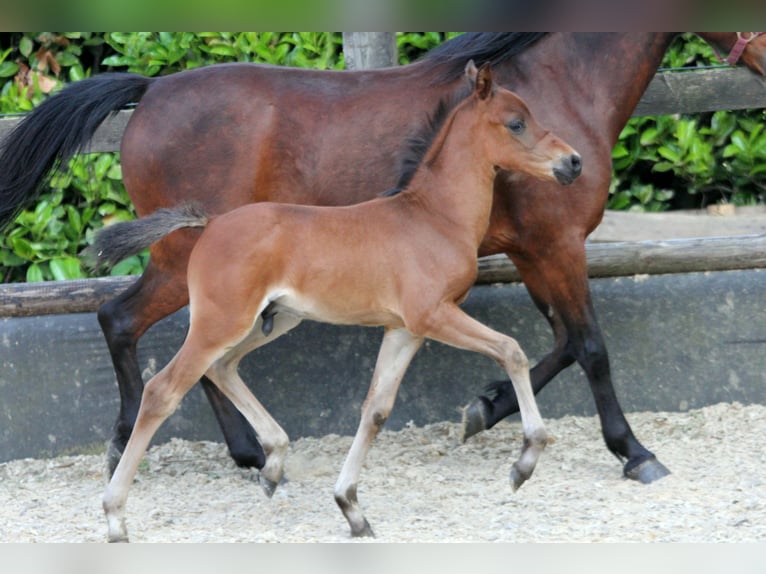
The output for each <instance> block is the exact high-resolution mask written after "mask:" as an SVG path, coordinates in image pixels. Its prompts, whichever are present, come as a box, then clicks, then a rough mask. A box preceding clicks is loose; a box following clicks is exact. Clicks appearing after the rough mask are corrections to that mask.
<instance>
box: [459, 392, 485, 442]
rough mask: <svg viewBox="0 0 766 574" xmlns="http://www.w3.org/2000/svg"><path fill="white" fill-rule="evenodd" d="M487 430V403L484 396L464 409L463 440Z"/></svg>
mask: <svg viewBox="0 0 766 574" xmlns="http://www.w3.org/2000/svg"><path fill="white" fill-rule="evenodd" d="M485 430H487V404H486V399H485V398H484V397H478V398H476V399H474V401H473V402H472V403H471V404H470V405H468V406H467V407H465V408H464V409H463V435H462V436H461V437H460V438H461V442H465V441H467V440H468V439H469V438H471V437H472V436H473V435H475V434H479V433H480V432H482V431H485Z"/></svg>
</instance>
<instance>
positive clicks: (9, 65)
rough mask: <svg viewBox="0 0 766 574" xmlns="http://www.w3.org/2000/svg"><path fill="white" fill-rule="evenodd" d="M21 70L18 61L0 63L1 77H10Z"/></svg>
mask: <svg viewBox="0 0 766 574" xmlns="http://www.w3.org/2000/svg"><path fill="white" fill-rule="evenodd" d="M18 71H19V65H18V64H17V63H16V62H2V63H0V78H10V77H12V76H15V75H16V73H17V72H18Z"/></svg>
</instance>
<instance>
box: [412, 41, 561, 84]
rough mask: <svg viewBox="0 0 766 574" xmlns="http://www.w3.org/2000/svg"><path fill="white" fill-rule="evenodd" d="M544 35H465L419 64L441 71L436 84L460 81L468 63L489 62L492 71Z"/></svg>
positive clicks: (428, 55)
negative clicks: (438, 82) (437, 68)
mask: <svg viewBox="0 0 766 574" xmlns="http://www.w3.org/2000/svg"><path fill="white" fill-rule="evenodd" d="M546 34H547V32H469V33H466V34H461V35H460V36H456V37H455V38H452V39H451V40H448V41H446V42H444V43H443V44H440V45H439V46H437V47H436V48H434V49H433V50H431V51H430V52H428V53H427V54H426V55H425V56H423V57H422V58H421V59H420V60H419V62H423V63H426V62H427V63H428V64H431V65H432V66H434V67H439V68H441V70H440V71H439V74H438V75H437V76H436V78H435V79H436V81H443V82H451V81H453V80H454V79H455V78H458V77H460V75H461V74H463V72H464V70H465V64H466V62H467V61H468V60H473V61H474V62H475V63H476V65H477V66H481V65H482V64H484V63H486V62H489V64H490V65H491V66H492V67H495V66H497V65H498V64H500V63H502V62H506V61H508V60H509V59H511V58H513V57H514V56H517V55H518V54H520V53H522V52H524V51H525V50H527V49H528V48H530V47H531V46H532V45H533V44H535V43H536V42H537V41H538V40H540V39H541V38H543V37H544V36H546Z"/></svg>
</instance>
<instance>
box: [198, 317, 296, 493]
mask: <svg viewBox="0 0 766 574" xmlns="http://www.w3.org/2000/svg"><path fill="white" fill-rule="evenodd" d="M300 322H301V320H300V319H299V318H297V317H295V316H292V315H289V314H287V313H277V314H276V315H274V317H273V327H272V329H271V331H270V332H269V335H264V334H263V331H262V329H261V320H259V321H258V322H256V325H255V327H254V328H253V330H252V331H251V332H250V334H249V335H248V336H247V338H246V339H245V340H244V341H242V342H241V343H240V344H239V345H237V347H236V348H234V349H232V350H231V351H229V352H228V353H227V354H226V355H225V356H224V357H222V358H220V359H219V360H217V361H216V362H215V363H213V365H212V366H211V367H210V369H209V370H208V371H207V373H206V374H207V376H208V377H210V379H211V380H212V382H213V383H215V385H216V386H217V387H218V388H220V390H221V391H222V392H223V394H224V395H225V396H226V397H227V398H228V400H229V401H231V403H232V405H233V406H236V408H237V409H238V412H239V413H241V414H242V415H243V416H244V418H245V420H246V421H247V422H248V423H249V426H251V427H252V428H253V429H255V430H256V431H257V433H258V435H257V436H258V437H259V440H260V446H261V447H262V452H264V455H265V458H264V462H263V463H262V464H261V466H260V467H259V468H260V476H259V480H260V484H261V487H262V488H263V490H264V492H265V493H266V495H267V496H269V497H271V496H272V495H273V494H274V490H275V489H276V487H277V485H278V484H279V481H280V480H281V479H282V474H283V471H284V462H285V457H286V455H287V447H288V444H289V439H288V436H287V433H286V432H285V431H284V430H283V429H282V427H281V426H279V424H278V423H277V422H276V421H275V420H274V418H273V417H272V416H271V415H270V414H269V413H268V411H267V410H266V409H265V408H264V407H263V405H262V404H261V403H260V402H258V400H257V399H256V398H255V396H254V395H253V394H252V393H251V392H250V390H249V389H248V388H247V385H245V383H244V382H243V381H242V379H241V378H240V376H239V373H238V372H237V367H238V366H239V362H240V361H241V360H242V359H243V358H244V356H245V355H247V354H248V353H249V352H251V351H253V350H254V349H257V348H258V347H261V346H263V345H265V344H266V343H270V342H271V341H273V340H274V339H276V338H277V337H279V336H280V335H284V334H285V333H287V332H288V331H289V330H290V329H293V328H294V327H296V326H297V325H298V324H299V323H300Z"/></svg>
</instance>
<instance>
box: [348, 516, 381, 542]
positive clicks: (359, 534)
mask: <svg viewBox="0 0 766 574" xmlns="http://www.w3.org/2000/svg"><path fill="white" fill-rule="evenodd" d="M351 536H352V537H354V538H364V537H367V538H375V533H374V532H373V531H372V527H371V526H370V523H369V522H367V519H366V518H365V519H364V524H363V525H362V527H361V528H354V527H353V526H352V527H351Z"/></svg>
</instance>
